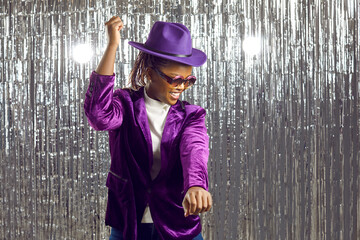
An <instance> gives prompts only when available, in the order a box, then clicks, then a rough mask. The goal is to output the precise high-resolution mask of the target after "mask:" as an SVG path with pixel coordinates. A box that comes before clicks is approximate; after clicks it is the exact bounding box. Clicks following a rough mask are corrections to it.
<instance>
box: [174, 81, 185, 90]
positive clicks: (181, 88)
mask: <svg viewBox="0 0 360 240" xmlns="http://www.w3.org/2000/svg"><path fill="white" fill-rule="evenodd" d="M176 89H177V90H184V89H185V82H182V83H181V84H179V85H177V86H176Z"/></svg>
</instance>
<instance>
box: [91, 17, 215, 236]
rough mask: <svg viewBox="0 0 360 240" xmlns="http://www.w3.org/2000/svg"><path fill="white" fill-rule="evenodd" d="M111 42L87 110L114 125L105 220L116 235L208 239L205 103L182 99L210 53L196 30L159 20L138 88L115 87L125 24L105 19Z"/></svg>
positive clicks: (98, 126)
mask: <svg viewBox="0 0 360 240" xmlns="http://www.w3.org/2000/svg"><path fill="white" fill-rule="evenodd" d="M105 25H106V27H107V30H108V37H109V41H108V46H107V49H106V51H105V53H104V55H103V57H102V60H101V61H100V63H99V65H98V67H97V69H96V71H94V72H92V74H91V76H90V86H89V88H88V90H87V92H86V98H85V103H84V109H85V113H86V116H87V117H88V121H89V124H90V125H91V126H92V127H93V128H94V129H95V130H107V131H108V132H109V148H110V154H111V166H110V171H109V174H108V177H107V181H106V186H107V187H108V203H107V210H106V217H105V224H106V225H110V226H111V227H112V229H111V236H110V239H203V238H202V236H201V223H200V218H199V216H198V214H199V213H202V212H206V211H209V210H210V208H211V205H212V198H211V194H210V193H209V192H208V191H207V190H208V174H207V160H208V154H209V150H208V136H207V133H206V132H207V129H206V126H205V110H204V109H202V108H201V107H199V106H195V105H191V104H189V103H187V102H182V101H180V100H179V97H180V95H181V93H182V92H183V91H184V90H185V89H186V88H188V87H190V86H191V85H192V84H194V82H195V80H196V78H195V77H194V76H191V72H192V66H201V65H202V64H204V63H205V61H206V55H205V53H203V52H202V51H200V50H197V49H195V48H192V43H191V37H190V32H189V30H188V29H187V28H186V27H185V26H184V25H182V24H179V23H167V22H156V23H155V24H154V26H153V27H152V29H151V31H150V33H149V37H148V39H147V41H146V43H145V44H142V43H136V42H129V44H130V45H131V46H133V47H135V48H137V49H139V50H140V53H139V55H138V57H137V59H136V62H135V65H134V68H133V69H132V72H131V75H130V83H131V89H117V90H115V91H113V86H114V81H115V74H114V63H115V53H116V50H117V47H118V45H119V41H120V30H121V29H122V28H123V23H122V21H121V19H120V18H119V17H116V16H114V17H112V18H111V19H110V20H109V21H108V22H106V23H105Z"/></svg>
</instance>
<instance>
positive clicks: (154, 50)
mask: <svg viewBox="0 0 360 240" xmlns="http://www.w3.org/2000/svg"><path fill="white" fill-rule="evenodd" d="M144 47H145V48H146V49H147V50H150V51H153V52H156V53H161V54H165V55H169V56H173V57H191V55H192V54H188V55H184V54H173V53H167V52H163V51H159V50H156V49H153V48H151V47H149V46H146V44H144Z"/></svg>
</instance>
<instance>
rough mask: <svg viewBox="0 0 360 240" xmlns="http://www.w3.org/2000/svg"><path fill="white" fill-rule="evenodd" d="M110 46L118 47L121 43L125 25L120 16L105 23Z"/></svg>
mask: <svg viewBox="0 0 360 240" xmlns="http://www.w3.org/2000/svg"><path fill="white" fill-rule="evenodd" d="M105 26H106V30H107V35H108V39H109V44H110V45H114V46H118V45H119V43H120V32H119V31H120V30H121V29H122V28H123V27H124V23H123V22H122V21H121V19H120V17H119V16H113V17H112V18H110V19H109V21H107V22H105Z"/></svg>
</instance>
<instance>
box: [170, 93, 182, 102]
mask: <svg viewBox="0 0 360 240" xmlns="http://www.w3.org/2000/svg"><path fill="white" fill-rule="evenodd" d="M180 93H181V92H170V96H171V97H172V98H174V99H176V100H178V99H179V97H180Z"/></svg>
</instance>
